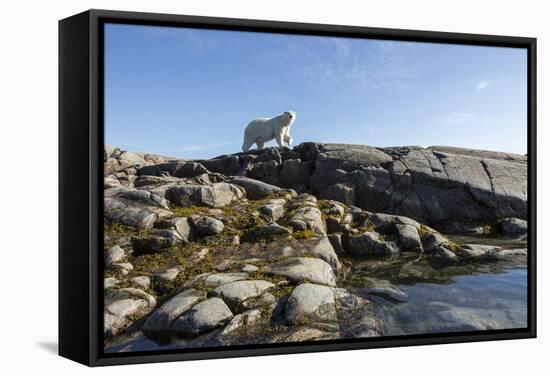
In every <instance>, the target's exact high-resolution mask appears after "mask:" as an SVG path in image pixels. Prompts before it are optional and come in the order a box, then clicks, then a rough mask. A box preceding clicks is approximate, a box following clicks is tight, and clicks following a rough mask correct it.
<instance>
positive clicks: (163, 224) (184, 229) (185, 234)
mask: <svg viewBox="0 0 550 376" xmlns="http://www.w3.org/2000/svg"><path fill="white" fill-rule="evenodd" d="M155 227H157V228H164V229H174V230H176V232H177V233H178V235H179V236H180V237H181V241H182V242H184V243H187V242H190V241H192V240H194V237H195V231H194V230H193V228H192V227H191V226H190V224H189V220H188V218H187V217H178V218H172V219H165V220H161V221H157V222H155Z"/></svg>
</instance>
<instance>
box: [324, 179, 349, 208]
mask: <svg viewBox="0 0 550 376" xmlns="http://www.w3.org/2000/svg"><path fill="white" fill-rule="evenodd" d="M325 196H326V197H327V198H329V199H331V200H336V201H340V202H342V203H344V204H346V205H354V204H355V202H356V197H355V185H352V184H349V183H348V184H340V183H338V184H333V185H331V186H329V187H328V190H327V193H326V194H325Z"/></svg>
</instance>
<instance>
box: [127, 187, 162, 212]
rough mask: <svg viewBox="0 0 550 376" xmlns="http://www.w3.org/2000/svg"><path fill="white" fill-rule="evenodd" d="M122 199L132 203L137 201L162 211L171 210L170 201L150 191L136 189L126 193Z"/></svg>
mask: <svg viewBox="0 0 550 376" xmlns="http://www.w3.org/2000/svg"><path fill="white" fill-rule="evenodd" d="M120 197H122V198H125V199H127V200H130V201H137V202H141V203H144V204H146V205H149V206H156V207H159V208H162V209H166V210H169V209H170V207H169V206H168V201H167V200H166V199H164V198H162V197H160V196H159V195H157V194H155V193H151V192H149V191H145V190H140V189H135V190H131V191H126V192H124V193H123V194H122V195H121V196H120Z"/></svg>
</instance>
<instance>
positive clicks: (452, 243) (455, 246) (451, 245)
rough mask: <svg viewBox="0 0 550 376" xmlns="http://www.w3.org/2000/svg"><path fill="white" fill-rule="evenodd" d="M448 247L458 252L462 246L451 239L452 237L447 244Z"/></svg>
mask: <svg viewBox="0 0 550 376" xmlns="http://www.w3.org/2000/svg"><path fill="white" fill-rule="evenodd" d="M447 247H448V248H449V250H451V251H453V252H456V251H458V250H459V249H460V248H461V246H460V244H458V243H457V242H455V241H453V240H450V239H449V244H448V245H447Z"/></svg>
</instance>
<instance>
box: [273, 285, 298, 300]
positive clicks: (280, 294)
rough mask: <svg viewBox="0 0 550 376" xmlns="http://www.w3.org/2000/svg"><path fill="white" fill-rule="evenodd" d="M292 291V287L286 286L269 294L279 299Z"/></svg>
mask: <svg viewBox="0 0 550 376" xmlns="http://www.w3.org/2000/svg"><path fill="white" fill-rule="evenodd" d="M293 290H294V286H293V285H287V286H282V287H279V288H277V289H274V290H273V291H271V294H273V296H274V297H276V298H277V299H280V298H282V297H283V296H287V295H290V294H291V293H292V291H293Z"/></svg>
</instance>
